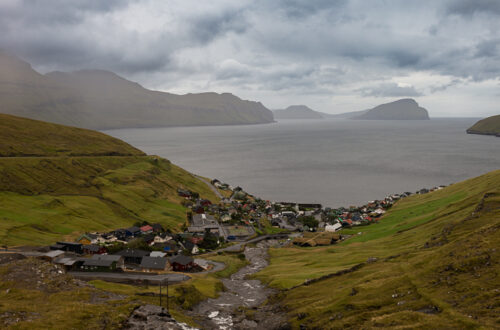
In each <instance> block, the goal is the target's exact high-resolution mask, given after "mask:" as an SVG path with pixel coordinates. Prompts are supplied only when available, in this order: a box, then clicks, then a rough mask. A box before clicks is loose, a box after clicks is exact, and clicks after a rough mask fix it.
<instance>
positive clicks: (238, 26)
mask: <svg viewBox="0 0 500 330" xmlns="http://www.w3.org/2000/svg"><path fill="white" fill-rule="evenodd" d="M188 23H189V26H190V33H191V35H192V36H193V37H194V38H195V39H196V40H197V41H198V42H200V43H207V42H210V41H213V40H214V39H216V38H218V37H219V36H221V35H223V34H226V33H229V32H234V33H243V32H245V30H246V28H247V26H248V23H247V22H246V18H245V16H244V15H243V13H242V12H241V11H240V10H235V9H229V10H222V11H221V12H217V13H212V14H208V15H207V14H204V15H199V16H197V17H195V18H193V19H191V20H190V21H189V22H188Z"/></svg>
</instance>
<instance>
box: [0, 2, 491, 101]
mask: <svg viewBox="0 0 500 330" xmlns="http://www.w3.org/2000/svg"><path fill="white" fill-rule="evenodd" d="M498 14H500V1H493V0H491V1H488V0H455V1H449V0H447V1H442V2H438V1H433V0H422V1H418V2H410V1H362V0H309V1H308V0H276V1H267V0H241V1H237V2H235V1H232V0H214V1H210V2H208V1H207V2H206V1H191V0H169V1H163V0H141V1H139V0H107V1H102V0H74V1H67V0H4V1H0V31H1V34H0V48H4V49H6V50H8V51H10V52H12V53H15V54H18V55H19V56H20V57H22V58H24V59H26V60H28V61H29V62H31V63H33V64H34V67H35V68H37V69H39V70H41V71H44V72H45V71H49V70H65V71H68V70H78V69H84V68H97V69H106V70H111V71H115V72H117V73H118V74H121V75H124V76H125V77H126V78H129V79H132V80H134V79H139V82H140V83H142V84H143V85H145V86H149V87H154V88H159V89H161V88H165V87H166V86H168V88H175V86H183V88H184V89H183V91H184V92H190V91H192V90H190V89H189V88H190V87H192V86H195V90H193V91H198V89H203V88H212V87H213V86H215V87H217V88H220V91H224V90H226V89H228V88H229V89H230V90H229V91H233V92H235V93H238V92H239V91H243V92H245V91H247V90H252V91H262V92H264V93H268V94H272V93H274V92H278V93H280V95H286V93H289V94H290V95H291V94H293V95H298V94H300V95H318V94H322V95H338V94H340V93H344V94H349V93H351V94H353V95H356V96H357V97H359V96H363V97H366V98H371V97H398V96H404V97H408V96H410V97H414V96H425V95H429V94H432V93H435V92H444V91H449V90H451V89H452V88H449V87H452V86H455V87H456V86H459V85H461V84H463V82H464V81H467V82H472V81H473V82H482V81H489V80H495V79H499V78H500V56H499V51H500V49H499V46H498V44H499V41H500V36H499V32H498V31H500V20H499V19H498V16H495V15H498ZM418 74H422V75H424V76H425V77H424V78H422V77H419V78H418V79H416V78H415V77H414V76H415V75H418ZM433 77H436V80H434V78H433ZM399 78H401V79H399ZM412 79H416V80H415V81H412ZM165 81H167V82H165ZM405 83H406V84H405ZM413 86H414V87H413ZM196 88H198V89H196ZM424 91H425V93H424Z"/></svg>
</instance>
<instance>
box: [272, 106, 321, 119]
mask: <svg viewBox="0 0 500 330" xmlns="http://www.w3.org/2000/svg"><path fill="white" fill-rule="evenodd" d="M273 113H274V118H275V119H325V118H327V116H328V115H327V114H326V113H322V112H319V111H315V110H313V109H311V108H309V107H308V106H306V105H291V106H289V107H288V108H286V109H276V110H273Z"/></svg>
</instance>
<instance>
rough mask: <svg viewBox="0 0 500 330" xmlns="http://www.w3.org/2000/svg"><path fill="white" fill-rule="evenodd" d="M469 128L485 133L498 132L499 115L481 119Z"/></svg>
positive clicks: (499, 131) (499, 130)
mask: <svg viewBox="0 0 500 330" xmlns="http://www.w3.org/2000/svg"><path fill="white" fill-rule="evenodd" d="M469 130H471V131H474V132H480V133H485V134H500V115H497V116H491V117H488V118H485V119H481V120H480V121H478V122H477V123H475V124H474V125H472V127H470V128H469Z"/></svg>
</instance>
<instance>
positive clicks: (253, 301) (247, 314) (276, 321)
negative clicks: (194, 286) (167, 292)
mask: <svg viewBox="0 0 500 330" xmlns="http://www.w3.org/2000/svg"><path fill="white" fill-rule="evenodd" d="M275 244H277V241H274V240H265V241H261V242H259V243H257V245H256V246H255V247H249V246H247V247H246V248H245V251H244V253H245V257H246V259H247V260H248V261H249V263H250V264H249V265H247V266H245V267H243V268H241V269H240V270H239V271H238V272H236V273H234V274H233V275H231V276H230V277H229V278H227V279H223V280H222V283H223V284H224V287H225V290H224V291H223V292H220V295H219V297H218V298H216V299H207V300H204V301H202V302H201V303H199V304H198V305H196V306H195V307H194V309H193V310H192V311H189V312H187V314H189V315H190V316H191V317H193V318H194V319H195V320H196V321H197V322H198V323H199V324H200V326H201V328H202V329H221V330H229V329H287V328H289V326H288V324H287V320H286V315H285V313H283V312H282V311H281V310H280V307H279V306H277V305H273V304H266V300H267V299H268V298H269V297H270V296H271V295H273V294H275V293H276V292H275V290H273V289H270V288H268V287H266V286H265V285H264V284H263V283H261V282H260V281H259V280H254V279H248V278H247V277H248V276H249V275H252V274H255V273H257V272H258V271H260V270H261V269H263V268H264V267H266V266H267V265H268V261H267V256H268V254H267V249H268V248H269V247H270V246H273V245H275ZM163 312H164V311H163V310H162V309H161V308H160V307H158V306H152V305H148V306H142V307H141V308H139V309H138V310H136V311H134V313H133V314H132V315H131V317H130V318H129V321H128V324H127V328H129V329H137V330H138V329H183V330H188V329H193V328H190V327H188V326H187V325H186V324H183V323H178V322H176V321H175V320H174V319H172V318H170V317H169V316H167V315H165V314H164V313H163Z"/></svg>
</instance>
